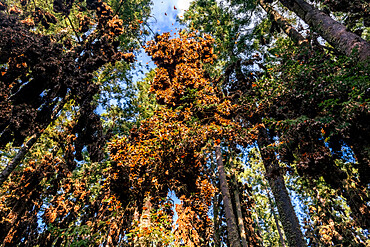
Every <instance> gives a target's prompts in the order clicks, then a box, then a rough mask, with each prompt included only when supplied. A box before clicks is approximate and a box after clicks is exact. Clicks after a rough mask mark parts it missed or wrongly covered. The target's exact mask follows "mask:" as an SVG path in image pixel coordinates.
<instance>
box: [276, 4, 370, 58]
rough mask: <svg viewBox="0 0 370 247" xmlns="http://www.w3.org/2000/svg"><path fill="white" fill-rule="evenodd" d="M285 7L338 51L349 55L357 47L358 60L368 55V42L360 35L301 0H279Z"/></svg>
mask: <svg viewBox="0 0 370 247" xmlns="http://www.w3.org/2000/svg"><path fill="white" fill-rule="evenodd" d="M279 1H280V2H281V3H282V4H283V5H284V6H285V7H287V8H288V9H289V10H291V11H293V12H294V13H296V14H297V15H298V16H299V17H300V18H301V19H302V20H304V21H305V22H306V23H307V24H308V25H309V26H310V27H311V28H312V29H313V30H315V31H316V32H317V33H318V34H319V35H320V36H321V37H323V38H324V39H325V40H326V41H328V42H329V44H331V45H332V46H333V47H334V48H335V49H337V50H338V51H339V52H341V53H343V54H345V55H347V56H351V55H352V52H353V49H357V51H358V58H359V60H360V61H366V60H367V59H369V57H370V44H369V43H368V42H366V41H365V40H364V39H362V38H361V37H360V36H358V35H356V34H354V33H352V32H349V31H347V30H346V27H345V26H344V25H342V24H341V23H339V22H337V21H335V20H334V19H332V18H331V17H330V16H328V15H327V14H325V13H324V12H322V11H320V10H318V9H317V8H315V7H314V6H312V5H310V4H308V3H307V2H305V1H303V0H279Z"/></svg>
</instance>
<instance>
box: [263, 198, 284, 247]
mask: <svg viewBox="0 0 370 247" xmlns="http://www.w3.org/2000/svg"><path fill="white" fill-rule="evenodd" d="M267 198H268V199H269V203H270V208H271V213H272V216H273V217H274V221H275V224H276V228H277V231H278V233H279V238H280V243H281V245H282V246H283V247H285V241H284V236H283V233H282V232H281V229H280V224H279V221H278V218H277V217H276V214H275V207H274V204H273V203H272V200H271V197H270V192H269V191H267Z"/></svg>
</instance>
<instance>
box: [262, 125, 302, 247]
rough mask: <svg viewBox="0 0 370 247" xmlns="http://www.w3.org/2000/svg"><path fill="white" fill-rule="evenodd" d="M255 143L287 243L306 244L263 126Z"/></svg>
mask: <svg viewBox="0 0 370 247" xmlns="http://www.w3.org/2000/svg"><path fill="white" fill-rule="evenodd" d="M257 143H258V146H259V149H260V152H261V157H262V160H263V165H264V167H265V169H266V178H267V181H268V182H269V185H270V187H271V190H272V194H273V195H274V198H275V202H276V205H277V208H278V211H279V216H280V220H281V223H282V225H283V229H284V233H285V235H286V238H287V241H288V245H289V246H291V247H300V246H307V244H306V242H305V241H304V238H303V234H302V231H301V228H300V225H299V221H298V218H297V215H296V213H295V211H294V208H293V205H292V202H291V201H290V197H289V194H288V191H287V189H286V186H285V182H284V177H283V175H282V174H281V172H280V167H279V163H278V161H277V159H276V156H275V153H274V151H273V150H268V148H267V146H268V145H269V144H271V143H272V142H271V140H270V138H269V136H268V134H267V130H266V129H265V128H264V127H261V128H260V129H259V136H258V139H257Z"/></svg>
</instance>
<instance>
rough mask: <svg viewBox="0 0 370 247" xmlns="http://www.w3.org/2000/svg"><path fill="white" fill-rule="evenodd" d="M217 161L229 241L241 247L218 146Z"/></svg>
mask: <svg viewBox="0 0 370 247" xmlns="http://www.w3.org/2000/svg"><path fill="white" fill-rule="evenodd" d="M215 151H216V160H217V169H218V173H219V179H220V188H221V194H222V199H223V202H224V207H225V216H226V224H227V232H228V234H227V236H228V239H229V243H230V246H232V247H241V245H240V238H239V233H238V228H237V224H236V219H235V214H234V212H233V206H232V202H231V196H230V191H229V187H228V185H227V178H226V173H225V167H224V162H223V161H222V153H221V148H220V146H219V145H217V146H216V149H215Z"/></svg>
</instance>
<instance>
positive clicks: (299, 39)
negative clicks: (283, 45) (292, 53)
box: [258, 0, 308, 44]
mask: <svg viewBox="0 0 370 247" xmlns="http://www.w3.org/2000/svg"><path fill="white" fill-rule="evenodd" d="M258 3H259V5H260V6H261V7H262V8H263V9H264V10H265V11H266V12H267V13H268V14H270V15H271V16H272V18H273V19H274V21H276V23H277V24H278V25H279V27H280V28H281V29H282V30H283V31H284V33H286V35H288V37H289V38H291V39H292V40H293V41H294V42H295V43H298V44H302V43H307V42H308V41H307V39H306V38H305V37H303V36H302V35H301V34H300V33H299V32H298V31H297V30H295V28H293V27H292V25H290V23H289V22H288V21H287V20H286V19H285V18H284V17H283V16H281V15H280V14H279V13H278V12H276V11H275V10H274V8H273V7H271V6H270V5H269V4H268V3H266V0H259V1H258Z"/></svg>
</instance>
